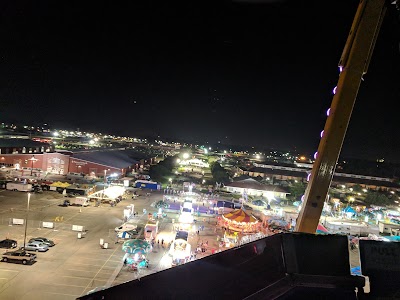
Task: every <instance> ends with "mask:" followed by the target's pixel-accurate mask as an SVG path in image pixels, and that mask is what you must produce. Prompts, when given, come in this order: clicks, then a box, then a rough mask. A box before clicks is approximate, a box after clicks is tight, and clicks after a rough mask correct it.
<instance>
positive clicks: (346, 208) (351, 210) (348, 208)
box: [343, 206, 356, 214]
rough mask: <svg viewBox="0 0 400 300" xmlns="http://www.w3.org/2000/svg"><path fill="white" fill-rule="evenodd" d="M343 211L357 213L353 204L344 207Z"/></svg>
mask: <svg viewBox="0 0 400 300" xmlns="http://www.w3.org/2000/svg"><path fill="white" fill-rule="evenodd" d="M343 212H345V213H351V214H355V213H356V211H355V210H354V209H353V208H352V207H351V206H347V207H345V208H343Z"/></svg>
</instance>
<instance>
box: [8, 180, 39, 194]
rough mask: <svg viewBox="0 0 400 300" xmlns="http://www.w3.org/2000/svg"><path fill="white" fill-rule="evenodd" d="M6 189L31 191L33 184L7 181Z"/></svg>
mask: <svg viewBox="0 0 400 300" xmlns="http://www.w3.org/2000/svg"><path fill="white" fill-rule="evenodd" d="M6 189H7V190H10V191H20V192H32V191H33V186H32V184H29V183H22V182H21V183H19V182H7V185H6Z"/></svg>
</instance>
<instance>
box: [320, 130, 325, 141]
mask: <svg viewBox="0 0 400 300" xmlns="http://www.w3.org/2000/svg"><path fill="white" fill-rule="evenodd" d="M320 136H321V139H322V137H323V136H324V131H323V130H322V131H321V134H320Z"/></svg>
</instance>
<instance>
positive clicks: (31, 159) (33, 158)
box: [28, 155, 37, 176]
mask: <svg viewBox="0 0 400 300" xmlns="http://www.w3.org/2000/svg"><path fill="white" fill-rule="evenodd" d="M28 160H30V161H31V176H32V173H33V163H34V162H35V161H37V159H36V158H35V155H32V157H31V158H30V159H28Z"/></svg>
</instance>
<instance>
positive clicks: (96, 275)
mask: <svg viewBox="0 0 400 300" xmlns="http://www.w3.org/2000/svg"><path fill="white" fill-rule="evenodd" d="M150 201H152V200H151V199H150V198H149V197H146V198H142V199H140V197H139V199H138V200H135V202H134V203H135V205H136V207H135V210H138V211H142V209H143V208H144V207H148V206H149V203H150ZM27 202H28V201H27V194H26V193H23V192H14V191H7V190H0V207H1V210H0V240H3V239H5V238H9V239H14V240H16V241H17V242H18V247H21V246H23V240H24V230H25V227H24V225H12V219H25V218H26V215H27ZM62 202H63V197H62V195H60V194H58V193H56V192H44V193H43V194H32V195H31V199H30V209H29V215H28V226H27V234H26V236H27V240H29V238H31V237H38V236H40V237H46V238H49V239H51V240H53V241H54V242H55V243H56V245H55V246H54V247H51V248H50V249H49V250H48V251H47V252H44V253H41V252H39V253H37V260H36V262H35V263H34V264H32V265H22V264H19V263H5V262H0V298H1V299H2V300H6V299H7V300H8V299H31V300H32V299H75V298H76V297H78V296H80V295H82V294H86V293H87V292H88V291H90V290H92V289H94V288H95V287H99V286H104V285H107V284H108V285H110V284H112V283H113V282H114V280H115V278H116V276H117V275H118V273H119V271H120V268H121V266H122V258H123V255H124V253H123V252H122V251H121V244H115V236H114V234H113V229H114V228H115V227H116V226H118V225H120V224H121V223H122V218H123V209H124V207H125V206H126V205H128V204H131V203H132V200H131V199H127V200H123V201H122V202H120V203H119V204H118V205H117V206H115V207H111V206H110V205H107V204H104V205H101V206H100V207H94V206H93V205H92V206H88V207H74V206H69V207H61V206H59V204H61V203H62ZM43 222H51V223H53V224H54V228H53V229H51V228H43ZM73 225H78V226H83V228H84V231H83V232H82V233H81V234H82V236H81V238H78V232H77V231H73V230H72V227H73ZM100 239H104V242H107V243H108V248H107V249H103V248H101V247H100ZM5 251H7V250H6V249H0V252H1V253H3V252H5ZM120 277H121V278H120V280H121V281H122V280H123V279H124V277H125V280H129V279H131V278H132V275H131V276H129V275H126V276H125V275H124V274H123V276H120ZM117 281H118V280H117Z"/></svg>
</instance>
